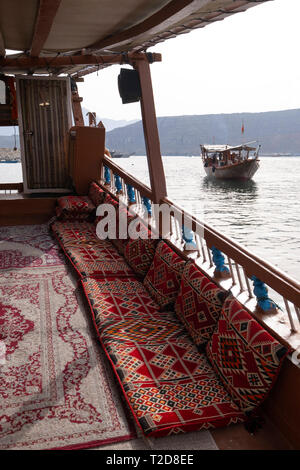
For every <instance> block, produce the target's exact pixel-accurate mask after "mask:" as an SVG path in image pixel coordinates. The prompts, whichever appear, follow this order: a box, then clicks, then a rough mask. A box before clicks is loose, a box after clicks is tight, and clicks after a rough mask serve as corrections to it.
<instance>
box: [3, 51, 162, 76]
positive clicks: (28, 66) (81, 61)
mask: <svg viewBox="0 0 300 470" xmlns="http://www.w3.org/2000/svg"><path fill="white" fill-rule="evenodd" d="M127 57H128V62H130V61H131V60H135V61H139V60H145V58H146V54H144V53H138V52H129V53H128V54H127ZM152 61H153V62H157V61H161V54H157V53H153V54H152ZM122 63H124V55H123V54H109V55H103V56H100V55H92V54H91V55H85V54H82V55H72V56H70V55H61V56H56V57H27V56H25V57H24V56H22V57H15V58H9V57H5V58H0V67H1V69H2V71H3V72H4V71H7V72H10V73H12V71H14V70H33V71H34V70H40V69H45V70H47V71H49V70H50V69H51V70H52V69H54V70H55V69H58V68H63V67H67V66H69V67H72V66H74V67H76V66H78V65H97V66H98V67H99V69H101V66H102V65H103V66H107V65H110V64H122Z"/></svg>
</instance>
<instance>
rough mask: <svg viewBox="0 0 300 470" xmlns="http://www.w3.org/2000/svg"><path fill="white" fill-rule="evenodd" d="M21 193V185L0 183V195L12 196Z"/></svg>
mask: <svg viewBox="0 0 300 470" xmlns="http://www.w3.org/2000/svg"><path fill="white" fill-rule="evenodd" d="M22 192H23V183H0V194H14V193H22Z"/></svg>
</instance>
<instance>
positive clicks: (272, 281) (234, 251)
mask: <svg viewBox="0 0 300 470" xmlns="http://www.w3.org/2000/svg"><path fill="white" fill-rule="evenodd" d="M104 164H105V165H107V166H108V167H109V168H110V169H111V170H112V171H113V173H116V174H118V175H119V176H120V177H121V178H123V180H124V182H125V183H128V184H131V185H132V186H133V187H134V188H136V189H137V190H138V191H140V193H141V195H143V196H146V197H148V198H149V199H151V200H152V193H151V189H150V188H148V187H147V186H146V185H144V184H143V183H141V182H139V181H138V180H136V179H135V178H134V177H133V176H131V175H130V174H129V173H127V172H126V171H125V170H123V169H122V168H120V167H119V166H118V165H117V164H115V163H114V162H113V161H112V160H111V159H110V158H108V157H104ZM160 202H161V204H167V205H168V206H170V207H173V208H174V209H176V212H177V213H179V214H181V213H183V214H184V215H185V217H187V219H189V220H190V221H191V228H192V230H193V231H194V232H195V233H199V234H202V236H203V239H204V240H205V242H206V245H207V247H208V248H212V246H215V247H216V248H218V249H219V250H221V251H222V253H223V254H224V255H226V256H228V257H229V258H230V259H232V260H234V261H235V262H236V263H237V264H238V265H240V266H241V267H243V269H244V271H245V274H246V275H247V276H248V277H249V278H251V276H252V275H255V276H256V277H257V278H258V279H260V280H261V281H262V282H264V283H265V284H266V285H267V286H268V287H270V288H271V289H274V290H275V291H276V292H277V293H278V294H281V295H282V296H283V297H284V298H285V299H286V300H288V301H290V302H292V303H293V304H294V305H295V306H297V307H300V285H299V282H298V281H296V280H295V279H293V278H292V277H290V276H288V275H287V274H286V273H284V272H283V271H281V270H279V269H278V268H277V267H275V266H273V265H272V264H271V263H268V262H267V261H265V260H264V259H261V258H260V257H258V256H257V255H255V254H254V253H252V252H251V251H249V250H247V249H246V248H245V247H244V246H242V245H240V244H239V243H238V242H236V241H234V240H232V239H230V238H229V237H226V236H225V235H224V234H221V233H219V232H218V231H217V230H215V229H214V228H213V227H211V226H210V225H208V224H206V223H204V222H201V221H200V220H198V219H197V218H196V217H195V216H193V215H191V214H190V213H189V212H188V211H186V210H185V209H183V208H181V207H179V206H178V205H177V204H174V203H173V202H172V201H171V200H170V199H168V198H167V197H165V198H162V199H161V201H160Z"/></svg>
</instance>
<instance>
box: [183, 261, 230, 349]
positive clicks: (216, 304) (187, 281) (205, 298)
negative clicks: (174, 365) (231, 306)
mask: <svg viewBox="0 0 300 470" xmlns="http://www.w3.org/2000/svg"><path fill="white" fill-rule="evenodd" d="M227 295H228V292H225V291H224V290H222V289H220V288H219V287H217V286H216V284H215V283H214V282H211V281H210V280H209V279H208V278H207V277H206V276H205V275H204V274H203V273H202V272H201V271H200V270H199V269H198V268H197V266H196V265H195V264H194V263H193V262H189V263H187V265H186V267H185V269H184V272H183V275H182V279H181V284H180V291H179V294H178V297H177V299H176V303H175V311H176V313H177V316H178V318H179V319H180V320H181V321H182V322H183V323H184V325H185V327H186V329H187V331H188V332H189V333H190V335H191V337H192V338H193V341H194V343H195V344H197V345H199V346H200V345H204V344H206V343H207V341H208V340H209V339H210V338H211V335H212V333H213V331H214V328H215V326H216V323H217V321H218V319H219V316H220V313H221V309H222V305H223V302H224V299H225V297H226V296H227Z"/></svg>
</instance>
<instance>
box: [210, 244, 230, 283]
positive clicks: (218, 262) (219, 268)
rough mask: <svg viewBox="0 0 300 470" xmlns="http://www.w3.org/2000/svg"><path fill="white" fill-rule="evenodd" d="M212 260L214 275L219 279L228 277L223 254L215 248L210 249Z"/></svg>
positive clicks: (228, 273)
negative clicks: (214, 267)
mask: <svg viewBox="0 0 300 470" xmlns="http://www.w3.org/2000/svg"><path fill="white" fill-rule="evenodd" d="M211 252H212V259H213V262H214V265H215V266H216V269H215V275H216V276H217V275H220V276H221V277H229V276H230V272H229V269H228V268H227V266H225V257H224V255H223V253H222V252H221V251H220V250H218V248H216V247H215V246H212V247H211Z"/></svg>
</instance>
